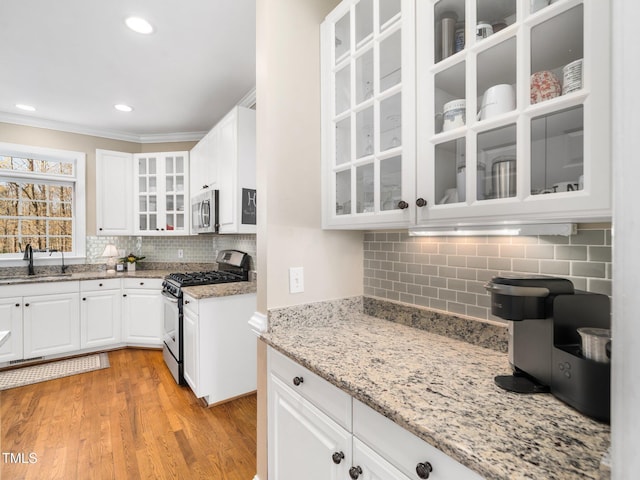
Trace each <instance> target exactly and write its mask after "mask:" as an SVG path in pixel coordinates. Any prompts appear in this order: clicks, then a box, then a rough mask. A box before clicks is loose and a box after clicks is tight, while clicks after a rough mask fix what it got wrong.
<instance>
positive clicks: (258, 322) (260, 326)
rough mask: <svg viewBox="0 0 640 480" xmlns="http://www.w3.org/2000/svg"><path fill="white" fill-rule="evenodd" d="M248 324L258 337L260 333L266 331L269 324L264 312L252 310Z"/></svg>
mask: <svg viewBox="0 0 640 480" xmlns="http://www.w3.org/2000/svg"><path fill="white" fill-rule="evenodd" d="M249 326H250V327H251V331H252V332H253V333H255V334H256V335H257V336H258V337H259V336H260V335H261V334H263V333H266V331H267V328H268V326H269V322H268V319H267V316H266V315H265V314H264V313H260V312H254V314H253V315H252V316H251V318H250V319H249Z"/></svg>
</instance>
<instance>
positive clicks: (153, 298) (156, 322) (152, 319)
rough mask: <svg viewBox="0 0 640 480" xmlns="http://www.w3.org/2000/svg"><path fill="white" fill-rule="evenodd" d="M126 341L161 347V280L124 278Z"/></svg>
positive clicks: (124, 329)
mask: <svg viewBox="0 0 640 480" xmlns="http://www.w3.org/2000/svg"><path fill="white" fill-rule="evenodd" d="M122 296H123V302H122V313H123V315H122V322H123V323H122V326H123V337H124V338H123V341H124V342H126V343H127V344H130V345H139V346H153V347H160V346H162V323H163V301H162V279H158V278H125V279H124V280H123V284H122Z"/></svg>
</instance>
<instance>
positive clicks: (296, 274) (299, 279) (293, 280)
mask: <svg viewBox="0 0 640 480" xmlns="http://www.w3.org/2000/svg"><path fill="white" fill-rule="evenodd" d="M302 292H304V269H303V268H302V267H291V268H289V293H302Z"/></svg>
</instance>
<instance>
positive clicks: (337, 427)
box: [267, 347, 481, 480]
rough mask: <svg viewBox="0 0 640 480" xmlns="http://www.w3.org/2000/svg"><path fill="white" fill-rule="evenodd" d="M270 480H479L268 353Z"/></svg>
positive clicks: (303, 370)
mask: <svg viewBox="0 0 640 480" xmlns="http://www.w3.org/2000/svg"><path fill="white" fill-rule="evenodd" d="M267 368H268V386H267V390H268V393H267V395H268V409H269V411H268V418H269V427H268V430H269V431H268V451H269V478H277V479H278V480H295V479H298V478H305V479H307V480H334V479H335V480H338V479H340V480H342V479H346V478H352V479H358V478H360V479H362V480H376V479H380V480H381V479H384V480H414V479H415V480H419V479H421V478H430V479H432V480H444V479H452V480H453V479H455V480H466V479H480V478H481V477H480V476H479V475H477V474H476V473H474V472H472V471H471V470H469V469H468V468H467V467H465V466H463V465H462V464H460V463H458V462H457V461H455V460H454V459H452V458H451V457H449V456H447V455H446V454H444V453H443V452H441V451H440V450H438V449H436V448H434V447H432V446H431V445H429V444H427V443H426V442H424V441H423V440H421V439H419V438H418V437H416V436H415V435H413V434H411V433H409V432H408V431H407V430H404V429H403V428H402V427H400V426H399V425H397V424H395V423H394V422H392V421H391V420H389V419H387V418H385V417H384V416H383V415H381V414H379V413H377V412H375V411H374V410H372V409H371V408H369V407H368V406H366V405H364V404H363V403H361V402H359V401H358V400H355V399H352V397H351V396H349V394H347V393H346V392H344V391H342V390H340V389H339V388H337V387H335V386H334V385H332V384H330V383H329V382H327V381H326V380H324V379H322V378H321V377H319V376H318V375H316V374H314V373H313V372H311V371H309V370H308V369H306V368H304V367H302V366H301V365H299V364H298V363H296V362H294V361H293V360H291V359H289V358H288V357H286V356H285V355H283V354H281V353H279V352H278V351H276V350H275V349H273V348H271V347H269V349H268V354H267Z"/></svg>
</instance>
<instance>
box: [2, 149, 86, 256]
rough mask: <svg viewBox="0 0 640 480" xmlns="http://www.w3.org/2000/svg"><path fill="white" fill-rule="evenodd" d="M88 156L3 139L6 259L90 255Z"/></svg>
mask: <svg viewBox="0 0 640 480" xmlns="http://www.w3.org/2000/svg"><path fill="white" fill-rule="evenodd" d="M84 172H85V155H84V153H80V152H70V151H64V150H53V149H47V148H39V147H29V146H26V145H14V144H8V143H0V258H3V259H11V258H21V257H20V255H21V254H20V252H21V251H22V250H24V248H25V247H26V245H27V244H31V246H32V247H33V249H34V251H46V250H52V249H55V250H61V251H64V252H65V253H67V254H70V255H71V256H79V257H84V255H85V186H84V177H85V173H84Z"/></svg>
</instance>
